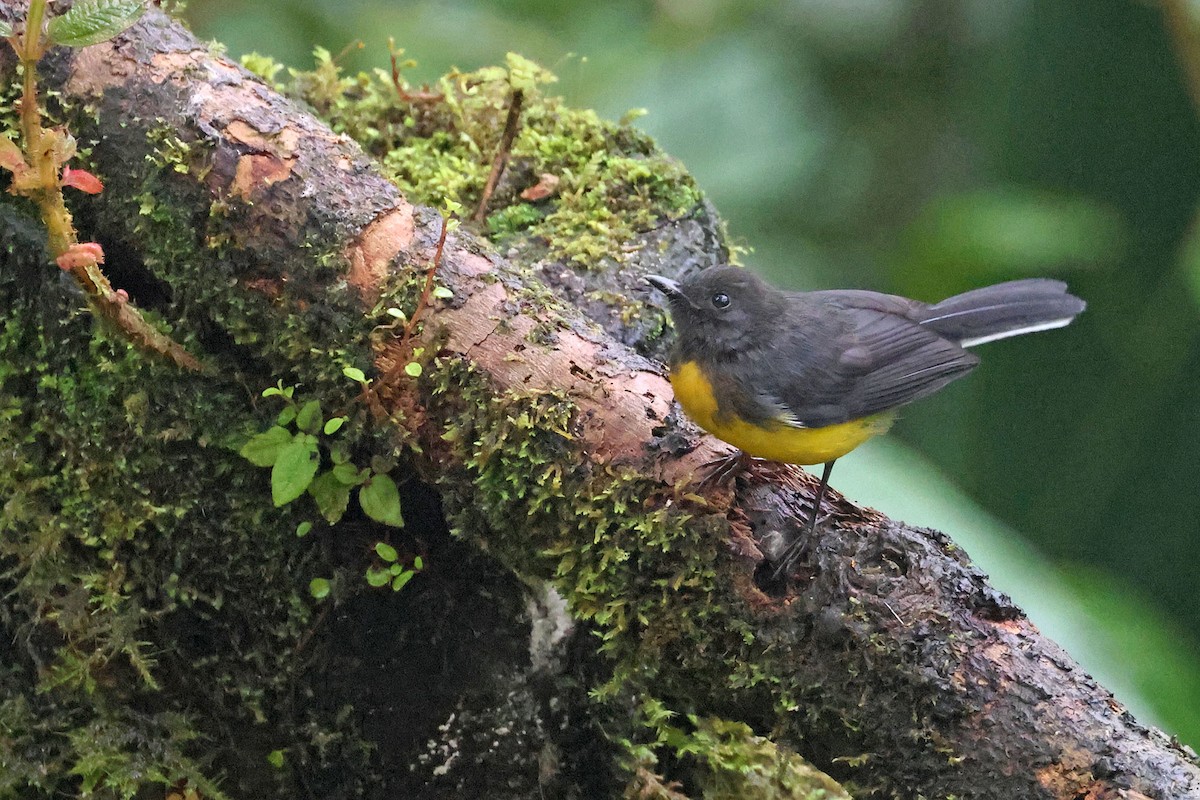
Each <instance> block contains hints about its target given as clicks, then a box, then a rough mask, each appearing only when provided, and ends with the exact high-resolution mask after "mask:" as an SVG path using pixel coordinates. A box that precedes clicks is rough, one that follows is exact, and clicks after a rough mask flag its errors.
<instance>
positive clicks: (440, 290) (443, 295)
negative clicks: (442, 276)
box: [433, 286, 454, 300]
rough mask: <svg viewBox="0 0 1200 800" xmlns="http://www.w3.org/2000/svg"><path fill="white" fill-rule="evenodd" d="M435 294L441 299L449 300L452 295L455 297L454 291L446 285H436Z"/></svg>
mask: <svg viewBox="0 0 1200 800" xmlns="http://www.w3.org/2000/svg"><path fill="white" fill-rule="evenodd" d="M433 296H434V297H436V298H437V299H439V300H449V299H450V298H451V297H454V292H452V291H451V290H450V289H449V288H448V287H446V286H437V287H434V290H433Z"/></svg>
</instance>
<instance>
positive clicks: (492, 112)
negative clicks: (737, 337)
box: [251, 50, 702, 268]
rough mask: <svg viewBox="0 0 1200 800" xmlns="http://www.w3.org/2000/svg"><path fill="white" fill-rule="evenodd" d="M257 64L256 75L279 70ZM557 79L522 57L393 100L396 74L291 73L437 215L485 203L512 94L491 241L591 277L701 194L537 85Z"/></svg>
mask: <svg viewBox="0 0 1200 800" xmlns="http://www.w3.org/2000/svg"><path fill="white" fill-rule="evenodd" d="M251 63H253V64H254V65H255V66H256V67H257V69H258V70H259V71H260V74H262V73H266V74H272V75H273V74H274V73H275V70H274V69H273V67H274V65H273V64H270V63H269V62H268V63H266V64H264V63H262V59H261V57H257V58H255V59H254V60H253V61H252V62H251ZM554 80H555V78H554V76H553V75H551V74H550V73H549V72H547V71H546V70H543V69H541V68H540V67H538V66H537V65H535V64H533V63H532V62H530V61H528V60H526V59H524V58H521V57H520V56H515V55H511V54H510V55H509V57H508V61H507V63H506V65H505V67H489V68H485V69H481V70H478V71H476V72H467V73H459V72H452V73H450V74H449V75H446V76H444V77H443V78H441V79H440V80H439V81H438V82H437V85H436V87H435V88H434V89H432V90H422V91H414V90H412V88H411V87H408V86H407V85H406V84H405V85H402V86H401V90H400V91H397V88H396V86H395V85H394V84H393V83H392V80H391V77H390V76H389V75H386V74H384V73H382V72H377V73H376V74H375V75H366V74H362V73H360V74H358V75H355V76H345V77H344V76H342V75H341V74H340V73H339V71H338V69H337V67H336V65H335V64H334V63H333V60H332V59H331V58H330V57H329V54H328V53H327V52H324V51H320V50H318V52H317V66H316V69H315V70H313V71H312V72H307V73H295V72H293V86H292V89H293V91H294V92H296V93H297V94H299V96H301V97H302V98H303V99H304V100H306V101H307V102H309V103H311V104H312V105H314V106H315V107H316V108H317V109H318V111H320V113H321V114H322V115H323V116H325V118H326V119H327V120H328V121H329V122H330V124H331V125H332V126H333V128H334V129H335V130H337V131H339V132H343V133H346V134H348V135H350V136H351V137H353V138H354V139H356V140H357V141H358V142H359V143H360V144H361V145H362V146H363V147H364V148H365V149H366V150H367V152H368V153H370V154H372V155H373V156H375V157H376V158H377V159H378V160H379V162H380V164H381V165H382V166H383V169H384V171H385V172H386V173H387V174H388V175H389V177H390V178H391V179H392V180H393V181H394V182H395V183H396V184H397V185H398V186H399V187H400V188H401V189H402V190H403V191H404V192H405V193H406V194H407V195H408V197H409V199H410V200H412V201H414V202H417V203H422V204H426V205H431V206H435V207H440V206H441V205H442V204H443V202H444V201H445V200H453V201H455V202H457V203H460V204H461V205H462V206H463V207H464V208H469V209H470V208H474V207H476V206H477V205H478V204H479V201H480V197H481V196H482V192H483V187H484V183H485V182H486V180H487V177H488V173H489V172H490V170H491V164H492V159H493V156H494V154H495V152H496V149H497V148H498V147H499V145H500V140H501V132H502V130H503V128H504V123H505V117H506V115H507V113H508V107H509V104H510V103H511V102H512V96H513V91H514V89H520V90H521V92H522V94H523V105H522V112H521V116H520V129H519V132H518V134H517V137H516V139H515V140H514V142H513V145H512V151H511V158H510V161H509V165H508V167H507V169H506V172H505V175H504V177H503V178H502V180H501V183H500V185H499V187H498V188H497V191H496V194H495V195H494V196H493V198H492V201H491V203H490V204H489V217H488V222H487V230H486V232H487V233H488V234H489V235H490V236H491V237H492V239H493V241H495V242H496V243H497V244H498V245H500V246H503V247H508V246H513V245H516V246H521V247H537V248H545V249H546V250H547V251H548V255H549V257H550V258H552V259H556V260H565V261H570V262H572V263H573V264H575V265H577V266H581V267H585V268H594V267H597V266H599V265H601V264H602V263H604V262H605V261H612V262H621V261H623V260H624V257H625V254H626V252H627V250H628V249H629V247H630V246H631V245H632V244H633V243H634V242H635V240H636V238H637V237H638V235H639V234H642V233H645V232H647V231H650V230H652V229H654V228H655V227H656V226H658V225H660V224H661V223H662V222H664V221H665V220H669V219H674V218H677V217H682V216H685V215H687V214H689V213H691V212H692V211H693V210H694V209H695V208H696V207H697V205H698V204H699V203H700V202H701V200H702V195H701V193H700V191H699V189H697V188H696V185H695V183H694V182H693V180H692V179H691V177H690V176H689V175H688V174H687V172H686V171H685V170H684V169H683V167H682V166H681V165H680V164H679V163H678V162H677V161H675V160H674V159H672V158H670V157H669V156H667V155H665V154H663V153H662V152H661V151H659V150H658V149H657V148H656V147H655V145H654V142H653V141H652V140H651V139H650V138H649V137H648V136H646V135H645V134H642V133H640V132H638V131H636V130H634V129H633V128H631V127H629V126H628V125H618V124H614V123H611V122H607V121H605V120H602V119H600V118H599V117H598V116H597V115H596V114H595V113H594V112H592V111H588V110H578V109H572V108H568V107H566V106H565V105H564V104H563V102H562V100H561V98H558V97H553V96H546V95H545V94H544V93H543V92H542V91H541V86H543V85H545V84H547V83H550V82H553V81H554ZM543 175H550V176H552V177H553V178H554V179H556V181H557V184H556V189H555V190H551V193H550V194H549V195H548V196H546V197H544V198H542V199H538V200H523V199H522V198H521V197H520V194H521V192H522V191H524V190H526V189H528V188H530V187H532V186H534V185H535V184H538V183H539V181H540V180H541V176H543Z"/></svg>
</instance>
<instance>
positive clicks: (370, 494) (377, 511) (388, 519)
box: [358, 474, 404, 528]
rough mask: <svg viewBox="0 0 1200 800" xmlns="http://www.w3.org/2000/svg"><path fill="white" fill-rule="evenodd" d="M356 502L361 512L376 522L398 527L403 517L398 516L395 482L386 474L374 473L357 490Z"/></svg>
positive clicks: (397, 497)
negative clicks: (360, 507)
mask: <svg viewBox="0 0 1200 800" xmlns="http://www.w3.org/2000/svg"><path fill="white" fill-rule="evenodd" d="M358 504H359V505H360V506H362V510H363V513H365V514H366V515H367V516H368V517H370V518H371V519H373V520H375V521H376V522H382V523H383V524H384V525H392V526H394V527H397V528H400V527H403V525H404V518H403V517H401V516H400V492H399V490H397V489H396V482H395V481H393V480H392V479H391V478H390V477H388V476H387V475H381V474H376V475H373V476H371V479H370V480H368V481H367V483H366V484H364V485H363V487H362V488H361V489H359V490H358Z"/></svg>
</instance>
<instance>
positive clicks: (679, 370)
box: [671, 361, 895, 464]
mask: <svg viewBox="0 0 1200 800" xmlns="http://www.w3.org/2000/svg"><path fill="white" fill-rule="evenodd" d="M671 386H672V387H673V388H674V389H675V399H676V400H678V401H679V405H681V406H683V410H684V411H686V412H687V415H688V416H689V417H691V418H692V419H693V420H695V422H696V424H697V425H699V426H700V427H701V428H704V430H706V431H708V432H709V433H711V434H712V435H713V436H716V437H717V438H718V439H720V440H722V441H724V442H728V443H729V444H731V445H733V446H734V447H737V448H739V449H741V450H743V451H744V452H746V453H748V454H749V455H752V456H754V457H756V458H765V459H767V460H768V461H782V462H784V463H787V464H822V463H824V462H826V461H832V460H834V459H835V458H840V457H841V456H844V455H845V454H846V453H849V452H850V451H851V450H853V449H854V448H856V447H858V446H859V445H860V444H862V443H863V442H865V441H866V440H867V439H870V438H871V437H872V436H877V435H878V434H881V433H886V432H887V430H888V428H890V427H891V426H892V421H893V420H894V418H895V413H894V412H891V411H885V412H883V413H880V414H873V415H871V416H869V417H863V418H862V419H854V420H850V421H849V422H841V423H838V424H836V425H826V426H825V427H822V428H794V427H791V426H789V425H786V424H784V423H783V422H778V423H767V424H766V425H760V424H755V423H752V422H747V421H745V420H743V419H739V418H738V417H737V416H736V415H735V414H733V413H727V414H724V415H721V414H718V409H717V401H716V398H715V397H714V396H713V391H712V384H711V383H709V381H708V379H707V378H705V377H704V373H703V372H702V371H701V369H700V368H699V367H698V366H697V365H696V362H694V361H687V362H684V363H683V364H680V365H678V366H677V367H676V368H675V369H673V370H672V371H671Z"/></svg>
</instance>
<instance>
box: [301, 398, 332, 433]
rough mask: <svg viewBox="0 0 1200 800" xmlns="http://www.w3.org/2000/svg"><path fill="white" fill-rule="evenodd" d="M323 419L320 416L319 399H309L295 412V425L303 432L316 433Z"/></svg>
mask: <svg viewBox="0 0 1200 800" xmlns="http://www.w3.org/2000/svg"><path fill="white" fill-rule="evenodd" d="M324 422H325V419H324V418H323V417H322V416H321V401H320V400H309V401H308V402H307V403H305V404H304V407H303V408H301V409H300V410H299V411H298V412H297V413H296V427H297V428H299V429H300V430H302V431H304V432H305V433H316V432H317V431H318V430H320V429H321V425H322V424H324Z"/></svg>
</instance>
